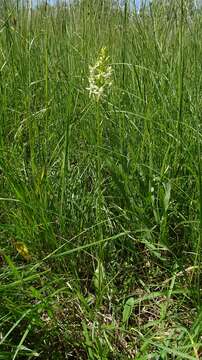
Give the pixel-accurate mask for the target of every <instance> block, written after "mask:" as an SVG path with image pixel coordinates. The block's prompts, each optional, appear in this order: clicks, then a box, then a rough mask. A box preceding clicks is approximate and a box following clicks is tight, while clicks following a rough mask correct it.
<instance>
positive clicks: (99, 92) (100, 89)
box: [87, 47, 112, 102]
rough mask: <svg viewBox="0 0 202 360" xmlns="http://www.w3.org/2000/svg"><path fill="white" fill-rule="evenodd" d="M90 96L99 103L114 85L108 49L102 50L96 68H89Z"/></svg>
mask: <svg viewBox="0 0 202 360" xmlns="http://www.w3.org/2000/svg"><path fill="white" fill-rule="evenodd" d="M88 80H89V86H88V87H87V90H88V91H89V96H90V97H93V98H94V99H95V100H96V101H97V102H98V101H99V100H100V99H101V98H103V97H104V96H105V95H106V93H107V91H108V89H109V88H110V87H111V85H112V67H111V66H110V65H109V56H108V55H107V49H106V47H103V48H102V49H101V50H100V53H99V57H98V59H97V61H96V63H95V65H94V66H89V79H88Z"/></svg>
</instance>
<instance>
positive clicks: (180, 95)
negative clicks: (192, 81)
mask: <svg viewBox="0 0 202 360" xmlns="http://www.w3.org/2000/svg"><path fill="white" fill-rule="evenodd" d="M178 59H179V60H178V142H179V155H180V154H181V151H182V135H183V134H182V127H183V90H184V0H181V1H180V29H179V58H178Z"/></svg>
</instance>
